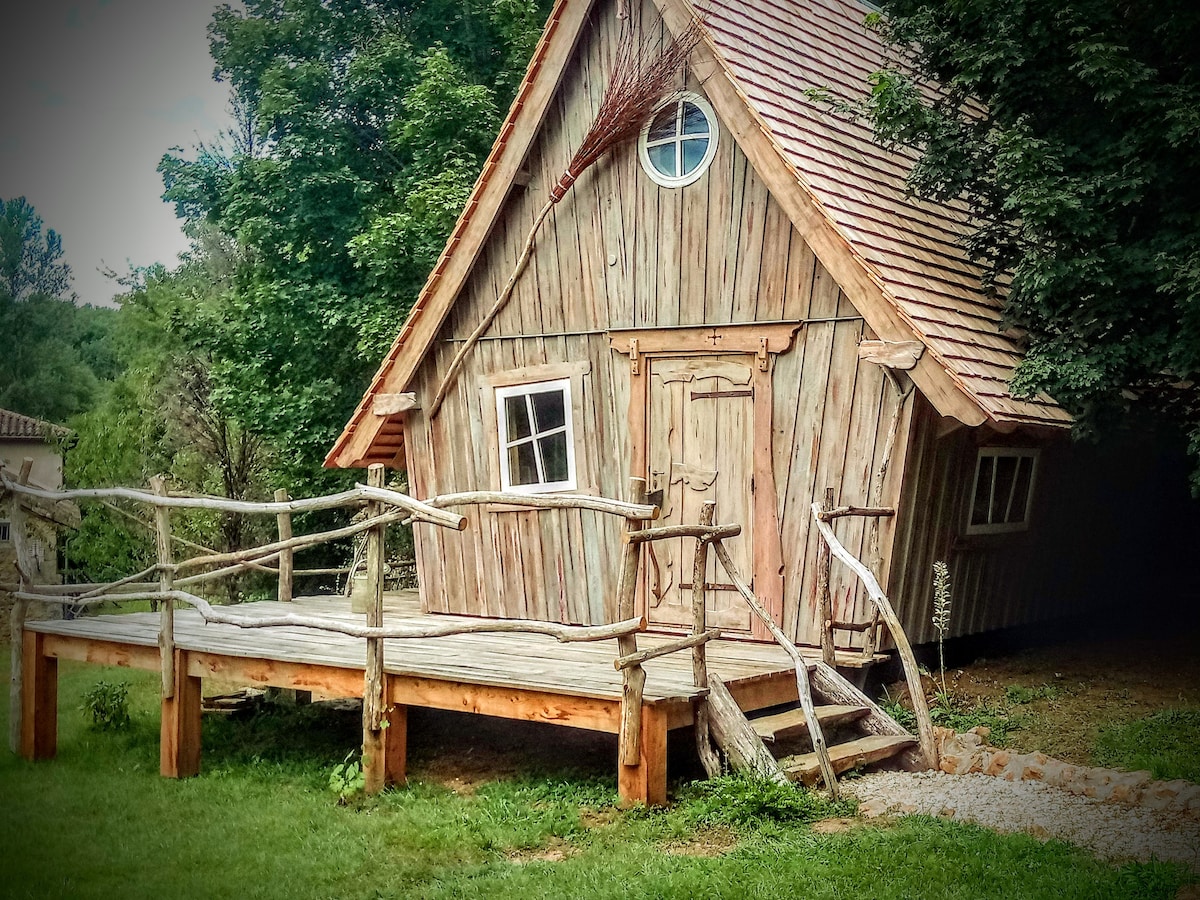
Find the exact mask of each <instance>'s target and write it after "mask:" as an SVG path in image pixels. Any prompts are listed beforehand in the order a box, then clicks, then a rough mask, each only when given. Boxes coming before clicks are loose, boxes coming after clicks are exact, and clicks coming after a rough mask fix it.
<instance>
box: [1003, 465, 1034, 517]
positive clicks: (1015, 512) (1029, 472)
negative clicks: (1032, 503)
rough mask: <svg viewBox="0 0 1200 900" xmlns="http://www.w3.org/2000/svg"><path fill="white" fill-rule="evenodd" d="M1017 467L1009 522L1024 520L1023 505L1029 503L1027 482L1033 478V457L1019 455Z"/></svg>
mask: <svg viewBox="0 0 1200 900" xmlns="http://www.w3.org/2000/svg"><path fill="white" fill-rule="evenodd" d="M1018 459H1019V460H1020V463H1021V464H1020V466H1019V467H1018V469H1017V483H1016V489H1015V490H1014V491H1013V497H1012V509H1011V511H1010V513H1009V516H1008V521H1010V522H1024V521H1025V507H1026V506H1028V504H1029V483H1030V481H1032V480H1033V457H1032V456H1021V457H1018Z"/></svg>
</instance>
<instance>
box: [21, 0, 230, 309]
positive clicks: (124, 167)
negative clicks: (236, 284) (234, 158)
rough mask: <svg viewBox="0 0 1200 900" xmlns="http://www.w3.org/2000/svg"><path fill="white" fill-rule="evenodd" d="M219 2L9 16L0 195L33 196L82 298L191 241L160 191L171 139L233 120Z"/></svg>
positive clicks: (30, 8)
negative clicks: (221, 66) (210, 30)
mask: <svg viewBox="0 0 1200 900" xmlns="http://www.w3.org/2000/svg"><path fill="white" fill-rule="evenodd" d="M216 6H217V3H216V2H214V0H79V2H69V0H32V2H19V0H18V2H15V3H6V4H4V5H3V11H0V35H3V43H4V49H3V52H0V85H2V86H3V87H2V88H0V198H4V199H6V200H7V199H10V198H12V197H18V196H22V195H23V196H25V197H26V198H27V199H28V200H29V202H30V203H31V204H33V206H34V208H35V209H37V211H38V213H39V214H40V215H41V217H42V219H43V220H44V221H45V223H46V225H47V226H48V227H50V228H53V229H55V230H56V231H57V232H59V234H61V235H62V238H63V249H64V250H65V257H66V261H67V262H68V263H69V264H70V265H71V268H72V269H73V271H74V274H75V281H74V289H75V291H76V293H77V294H78V295H79V302H81V303H93V304H101V303H109V302H111V298H112V296H113V294H114V293H117V292H119V286H118V285H116V284H115V283H114V282H112V281H111V280H109V279H107V278H105V277H104V276H103V275H101V274H100V272H99V271H98V270H99V269H101V268H105V267H107V268H111V269H115V270H117V271H118V272H122V273H123V272H126V271H128V269H129V265H130V264H132V265H135V266H145V265H150V264H151V263H155V262H162V263H166V264H167V265H172V264H173V263H174V262H175V260H176V254H177V253H179V251H181V250H183V249H184V248H185V247H186V241H185V239H184V237H183V234H182V233H181V232H180V230H179V224H178V220H177V219H176V218H175V214H174V211H173V210H172V208H171V207H170V206H168V205H167V204H165V203H163V202H162V200H161V199H160V195H161V194H162V182H161V180H160V178H159V175H158V173H157V171H155V167H156V166H157V165H158V160H159V158H160V157H161V156H162V154H163V153H165V152H166V151H167V150H168V149H169V148H170V147H172V146H182V147H185V148H190V147H191V146H192V145H194V144H195V143H196V142H197V140H200V139H204V140H210V139H212V138H214V137H215V136H216V135H217V133H218V132H219V131H220V130H221V129H222V128H223V127H225V125H226V123H227V119H228V117H227V114H226V108H225V107H226V99H227V96H228V95H227V91H226V87H225V85H221V84H217V83H215V82H214V81H213V80H212V68H213V64H212V60H211V59H210V58H209V56H208V40H207V34H206V30H205V29H206V28H207V25H208V22H209V20H210V18H211V15H212V11H213V9H215V8H216Z"/></svg>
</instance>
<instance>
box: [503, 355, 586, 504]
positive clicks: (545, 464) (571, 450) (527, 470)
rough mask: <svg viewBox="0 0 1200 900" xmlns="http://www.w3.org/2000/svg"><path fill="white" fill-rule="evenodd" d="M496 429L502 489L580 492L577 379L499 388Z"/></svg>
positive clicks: (526, 491)
mask: <svg viewBox="0 0 1200 900" xmlns="http://www.w3.org/2000/svg"><path fill="white" fill-rule="evenodd" d="M496 425H497V428H498V430H499V433H500V434H499V437H500V441H499V444H500V487H501V489H502V490H506V491H510V490H511V491H520V492H524V493H544V492H549V491H573V490H575V488H576V479H575V435H574V431H573V428H572V423H571V379H569V378H561V379H558V380H555V381H542V382H538V383H536V384H518V385H512V386H509V387H498V388H496Z"/></svg>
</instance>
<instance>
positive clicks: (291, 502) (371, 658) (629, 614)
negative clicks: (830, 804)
mask: <svg viewBox="0 0 1200 900" xmlns="http://www.w3.org/2000/svg"><path fill="white" fill-rule="evenodd" d="M30 466H31V461H28V460H27V461H26V464H25V465H23V466H22V468H21V471H20V473H17V474H16V475H15V477H14V474H13V473H10V472H8V471H7V470H4V469H2V468H0V486H2V488H3V490H4V492H5V493H8V494H11V495H14V496H15V497H16V502H14V503H13V513H12V516H11V532H12V538H13V542H14V545H15V549H16V557H17V572H18V583H17V585H15V586H13V587H16V588H17V589H16V590H15V591H14V592H13V594H14V598H15V603H14V606H13V612H12V628H11V633H12V640H13V645H12V650H13V661H12V691H13V694H12V700H13V702H12V704H11V707H10V709H11V717H10V721H11V733H10V738H11V742H12V745H13V749H14V750H15V749H16V748H17V744H18V741H19V735H20V728H21V722H20V718H21V714H22V713H21V710H22V707H21V702H20V697H21V682H22V677H23V676H22V666H21V659H20V656H21V652H22V635H23V632H24V629H25V621H26V617H27V614H28V609H29V604H30V603H33V602H38V603H45V604H60V605H70V606H74V607H79V608H83V607H88V606H92V605H95V604H98V603H101V602H104V601H107V600H113V599H117V600H151V601H154V602H156V603H160V604H161V608H160V610H159V615H160V634H159V647H160V665H161V668H162V688H161V690H162V696H163V698H164V700H166V699H169V698H171V697H172V695H173V691H174V685H175V677H174V665H175V653H174V640H175V627H174V613H175V605H176V603H184V604H186V605H188V606H190V607H192V608H193V609H194V610H195V611H196V612H197V613H198V614H199V615H200V617H201V618H202V619H203V620H204V621H205V622H209V623H213V624H224V625H233V626H237V627H239V628H271V627H302V628H310V629H315V630H320V631H325V632H331V633H338V634H342V635H346V636H348V637H353V638H359V639H363V640H365V641H366V642H367V651H368V652H367V664H366V666H365V670H364V688H363V698H364V700H363V730H364V743H363V747H364V770H365V774H366V775H367V782H368V784H367V786H368V789H369V790H378V789H381V788H382V787H383V780H384V770H383V768H382V766H383V755H384V754H383V753H382V731H383V727H384V723H383V717H384V704H383V697H384V675H383V643H382V642H383V641H384V640H394V639H405V638H422V637H439V636H447V635H453V634H467V633H477V632H523V633H533V634H543V635H548V636H551V637H554V638H555V639H557V640H559V641H562V642H572V641H598V640H609V639H614V638H615V639H616V641H617V653H618V655H617V658H616V659H615V660H614V665H615V667H616V669H617V670H619V671H620V672H621V676H622V701H623V702H622V715H621V725H620V761H621V764H622V765H626V766H636V765H638V764H639V763H640V751H641V720H642V707H643V694H644V689H645V682H646V673H645V670H644V668H643V664H644V663H645V662H648V661H649V660H652V659H656V658H659V657H661V656H664V655H667V654H669V653H675V652H679V651H682V650H691V653H692V669H693V680H694V684H695V690H696V696H697V697H698V698H699V699H700V701H701V702H699V704H698V706H697V709H696V726H697V727H696V733H697V746H698V749H699V752H700V757H701V760H702V762H703V763H704V765H705V768H706V770H708V771H709V772H715V771H719V762H718V761H717V760H716V758H715V754H714V753H713V750H712V747H711V744H710V741H709V714H710V710H709V704H708V703H707V702H705V701H706V699H707V695H708V694H709V693H710V691H711V689H712V682H711V681H710V677H709V673H708V667H707V657H706V649H705V647H706V645H707V643H708V642H709V641H711V640H713V639H715V638H718V637H720V635H721V630H720V629H719V628H709V627H708V626H707V614H706V608H705V592H706V579H705V573H706V570H707V566H708V555H709V553H710V551H711V552H712V553H714V554H715V555H716V558H717V560H718V562H719V563H720V565H721V567H722V568H723V569H724V571H725V573H726V575H727V576H728V578H729V581H730V583H731V584H732V585H733V586H734V588H735V589H736V590H737V592H738V594H739V595H740V596H741V597H742V599H743V600H744V601H745V602H746V604H747V606H748V607H749V609H750V610H751V612H752V614H753V615H754V616H755V617H756V618H758V619H759V620H760V621H761V622H762V623H763V625H764V626H765V627H766V629H767V631H768V632H769V633H770V634H771V635H772V637H773V638H774V639H775V641H776V642H777V643H778V644H779V645H780V646H781V647H782V648H783V649H784V650H785V651H786V652H787V653H788V655H789V656H790V657H791V659H792V661H793V663H794V664H795V670H796V686H797V693H798V696H799V699H800V703H801V706H802V708H803V709H804V713H805V716H806V718H807V720H808V723H809V733H810V736H811V738H812V743H813V748H814V750H815V752H816V754H817V759H818V762H819V764H820V769H821V773H822V777H823V779H824V781H825V784H826V786H827V787H828V788H829V790H830V791H831V793H833V794H834V795H836V794H837V790H838V788H837V781H836V777H835V775H834V772H833V767H832V764H831V762H830V759H829V751H828V746H827V744H826V742H825V738H824V735H823V733H822V730H821V726H820V723H819V721H818V719H817V716H816V710H815V706H814V702H813V697H812V687H811V684H810V682H809V676H808V667H807V663H806V661H805V660H804V658H803V656H802V654H801V653H800V650H799V649H798V648H797V647H796V645H795V644H794V643H793V642H792V641H791V640H790V639H789V638H788V637H787V636H786V635H785V634H784V633H783V632H782V630H781V629H780V628H779V626H778V625H777V624H776V623H775V622H774V620H773V619H772V617H771V616H770V614H769V613H768V612H767V611H766V610H765V609H764V608H763V606H762V604H760V603H759V601H758V599H757V597H756V596H755V595H754V592H753V590H752V589H751V588H750V586H749V585H748V584H747V582H746V581H745V579H744V578H743V577H742V575H741V573H740V572H739V571H738V569H737V567H736V565H735V563H734V562H733V559H732V557H731V556H730V554H729V552H728V550H727V549H726V547H725V545H724V541H725V540H727V539H730V538H733V537H736V536H737V535H739V534H740V533H741V526H739V525H736V524H729V525H717V524H714V517H715V504H713V503H711V502H709V503H705V504H704V505H703V507H702V511H701V515H700V521H699V523H698V524H695V525H691V524H681V525H671V526H663V527H647V523H648V522H650V521H651V520H654V519H656V518H657V517H658V508H657V507H656V506H654V505H652V504H649V503H647V502H646V492H645V481H644V480H643V479H639V478H634V479H631V480H630V489H629V495H630V498H631V499H630V500H629V501H621V500H612V499H608V498H603V497H591V496H577V495H553V496H547V495H527V494H518V493H514V492H500V491H471V492H462V493H453V494H444V495H440V496H436V497H432V498H429V499H428V500H427V501H420V500H416V499H414V498H412V497H410V496H408V495H407V494H403V493H400V492H398V491H394V490H390V489H388V488H386V487H384V486H383V471H384V470H383V467H382V466H372V467H370V469H369V470H368V483H367V484H358V485H356V486H355V487H354V488H353V489H352V490H348V491H342V492H340V493H337V494H332V495H327V496H322V497H313V498H308V499H300V500H297V499H290V498H287V496H286V493H283V492H277V493H276V498H275V499H274V500H273V501H264V502H252V501H241V500H227V499H222V498H217V497H207V496H196V495H190V494H178V493H172V492H170V491H168V490H167V489H166V486H165V483H164V482H162V481H161V480H160V479H155V480H154V481H153V482H152V490H150V491H143V490H137V489H132V488H123V487H117V488H91V489H76V490H60V491H53V490H46V489H42V488H37V487H34V486H32V485H30V484H29V483H28V477H29V470H30ZM26 499H28V500H29V501H41V502H42V503H61V502H64V501H65V502H68V503H70V502H73V501H77V500H94V501H98V502H101V503H104V504H106V505H111V503H112V501H113V500H125V501H133V502H137V503H142V504H145V505H147V506H149V507H150V508H151V509H152V510H153V512H154V518H155V522H154V526H153V527H154V531H155V538H156V556H157V559H156V562H155V564H154V565H153V566H149V567H147V568H145V569H143V570H142V571H140V572H137V573H135V574H133V575H130V576H127V577H125V578H121V579H116V580H114V581H110V582H107V583H103V584H88V585H73V586H72V585H53V586H37V589H36V590H35V589H34V587H35V586H34V584H33V579H32V571H33V569H32V566H31V565H30V563H29V561H28V547H27V546H26V541H25V527H24V526H25V515H26V512H27V511H32V512H33V513H34V514H35V515H39V514H40V513H38V512H37V510H36V509H33V508H32V502H31V503H30V505H29V506H27V504H26V503H25V502H22V501H23V500H26ZM485 504H505V505H510V506H519V507H525V508H530V509H581V510H590V511H593V512H597V513H601V514H607V515H612V516H616V517H619V518H622V519H624V520H625V531H624V532H623V533H622V536H621V542H622V550H621V556H620V561H619V570H618V580H617V596H616V621H614V622H612V623H610V624H605V625H595V626H580V625H562V624H558V623H553V622H543V621H533V620H524V619H498V620H492V621H482V622H462V621H455V622H448V623H445V624H439V625H420V626H416V625H401V626H394V625H393V626H386V625H385V624H384V619H383V569H384V552H383V547H384V536H385V531H386V528H387V527H388V526H389V525H394V524H409V523H416V522H419V523H426V524H432V525H436V526H438V527H442V528H450V529H453V530H459V531H461V530H463V529H464V528H466V526H467V519H466V517H465V516H463V515H460V514H458V513H456V512H453V511H452V510H454V509H457V508H460V507H465V506H476V505H485ZM363 506H365V507H366V508H367V517H366V518H365V519H363V520H362V521H359V522H355V523H352V524H350V525H347V526H343V527H339V528H334V529H328V530H325V531H321V532H316V533H312V534H305V535H298V536H296V535H292V534H291V520H290V517H291V515H292V514H293V513H300V512H310V511H316V510H328V509H335V508H356V507H363ZM172 510H215V511H220V512H226V513H242V514H263V515H274V516H276V517H277V522H278V526H279V532H280V539H279V540H277V541H273V542H270V543H268V544H264V545H262V546H259V547H254V548H249V549H245V550H237V551H229V552H224V553H221V552H215V551H209V550H208V548H202V547H201V546H200V545H197V544H194V543H193V542H187V544H186V545H190V546H191V547H192V548H193V549H201V550H204V551H207V552H203V553H202V554H201V555H199V556H193V557H190V558H187V559H182V560H178V561H176V560H175V558H174V556H173V551H172V545H173V543H178V541H177V540H176V539H175V538H176V536H174V535H173V533H172V530H171V511H172ZM889 512H890V511H889V510H875V509H857V508H850V507H847V508H845V509H838V510H828V509H825V510H823V509H822V508H821V504H819V503H815V504H813V514H814V516H815V517H816V519H817V527H818V529H819V531H820V533H821V535H822V537H823V538H824V539H825V543H824V544H823V545H822V547H825V546H827V547H828V548H829V550H830V552H832V554H833V555H835V556H837V557H838V558H839V559H841V560H842V561H843V562H845V563H846V564H847V565H848V566H850V568H851V569H852V570H853V571H854V572H855V573H856V574H858V575H859V577H860V578H862V580H863V582H864V585H865V586H866V589H867V592H868V594H869V596H870V597H871V599H872V601H873V602H874V603H875V605H876V607H877V609H878V613H879V616H880V617H881V618H882V620H883V622H884V623H885V624H886V625H887V626H888V628H889V630H890V631H891V633H892V635H893V638H894V639H895V641H896V644H897V647H898V649H899V651H900V655H901V659H902V661H903V662H904V665H905V674H906V677H907V678H908V679H909V686H910V692H911V693H912V696H913V703H914V706H915V707H916V708H917V709H916V711H917V718H918V724H919V728H920V739H921V749H922V751H923V752H924V754H925V756H926V758H927V760H933V759H935V758H936V757H935V756H934V754H933V749H932V748H933V739H932V727H931V726H930V725H929V724H928V708H927V706H926V705H925V704H924V702H923V701H924V694H923V693H922V691H921V690H920V689H919V685H920V682H919V673H917V672H916V663H915V659H913V658H912V650H911V647H910V646H909V645H908V642H907V639H906V638H905V637H904V632H903V629H902V628H901V627H900V624H899V621H898V620H897V619H896V616H895V613H894V611H893V610H892V609H891V605H890V603H889V602H888V600H887V598H886V596H884V595H883V592H882V590H881V589H880V588H879V586H878V583H877V582H876V581H875V579H874V576H872V575H871V573H870V572H869V571H868V570H867V569H866V568H865V566H863V565H862V563H860V562H859V561H858V560H856V559H854V557H853V556H851V555H850V554H849V552H848V551H847V550H846V549H845V548H844V547H843V546H842V545H841V544H840V542H838V541H837V538H836V537H834V535H833V532H832V530H831V529H830V527H829V525H828V521H829V520H831V519H833V518H835V517H837V516H840V515H885V514H888V513H889ZM139 521H141V520H140V519H139ZM362 532H366V533H367V551H368V552H367V557H368V565H367V570H368V579H369V591H368V593H369V596H370V598H371V602H370V603H369V605H368V609H367V622H366V624H364V625H357V624H354V623H347V622H344V621H337V620H333V619H329V618H321V617H315V616H304V615H297V614H290V613H289V614H280V615H272V616H253V617H251V616H245V615H239V614H236V613H232V612H227V611H224V610H223V609H221V608H218V607H216V606H214V605H213V604H211V603H209V602H208V601H207V600H205V599H204V598H202V597H199V596H197V595H196V594H194V593H191V592H190V591H188V590H185V588H190V587H193V586H195V585H198V584H203V583H206V582H210V581H213V580H215V579H218V578H223V577H227V576H230V575H233V574H235V573H237V572H241V571H243V570H246V569H250V570H262V569H263V568H264V567H265V566H266V564H267V563H270V562H272V561H274V560H279V561H280V564H279V566H278V568H277V569H273V570H270V571H274V572H276V573H277V574H278V575H279V578H280V588H279V597H280V599H290V598H291V586H290V583H289V584H287V585H286V589H285V579H286V580H287V581H289V582H290V578H286V576H287V575H288V574H289V573H294V572H295V570H294V569H292V568H291V555H292V554H293V553H294V552H295V551H297V550H300V549H304V548H306V547H311V546H315V545H318V544H323V543H327V542H329V541H334V540H339V539H342V538H345V537H350V536H353V535H357V534H360V533H362ZM685 537H690V538H693V539H695V541H696V551H695V556H694V561H693V569H694V571H693V579H692V628H691V632H690V634H688V635H686V636H684V637H682V638H679V639H676V640H673V641H669V642H667V643H663V644H659V645H657V646H655V647H652V648H649V649H644V650H638V647H637V641H636V637H635V635H636V634H637V632H639V631H644V630H645V627H646V620H645V617H644V616H640V615H638V614H637V613H636V607H637V592H638V584H639V581H640V577H641V571H640V570H641V556H642V553H641V548H642V546H643V545H644V544H647V543H649V542H651V541H656V540H666V539H678V538H685ZM214 567H215V568H214ZM199 568H209V569H210V570H209V571H206V572H200V573H197V574H191V575H183V577H180V575H181V573H184V572H188V571H191V570H193V569H199ZM824 571H825V578H826V585H827V583H828V562H827V561H826V562H825V563H824ZM155 577H157V579H158V583H157V585H155V584H154V583H153V582H151V581H150V580H149V579H153V578H155ZM914 676H915V677H916V679H917V680H916V683H915V685H914V681H913V679H914Z"/></svg>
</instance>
